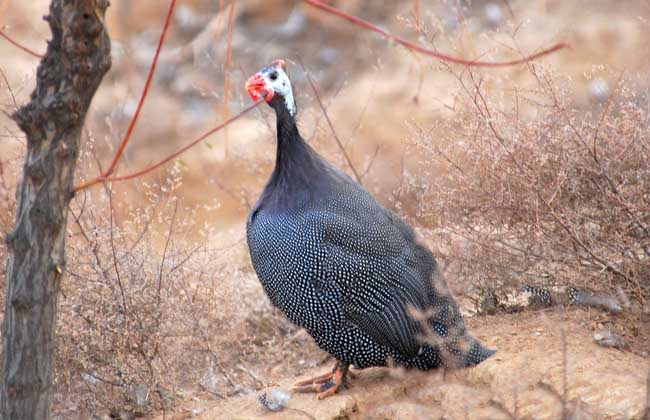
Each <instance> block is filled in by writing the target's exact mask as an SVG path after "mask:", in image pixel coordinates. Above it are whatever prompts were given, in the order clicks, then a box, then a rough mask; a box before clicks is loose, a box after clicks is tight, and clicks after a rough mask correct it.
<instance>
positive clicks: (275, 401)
mask: <svg viewBox="0 0 650 420" xmlns="http://www.w3.org/2000/svg"><path fill="white" fill-rule="evenodd" d="M289 398H290V397H289V393H287V392H286V391H284V390H282V389H273V390H272V391H271V392H270V393H268V394H267V393H266V392H263V393H262V394H260V396H259V397H258V399H259V401H260V403H261V404H262V405H263V406H264V407H266V409H268V410H270V411H281V410H282V409H284V408H287V406H288V405H289Z"/></svg>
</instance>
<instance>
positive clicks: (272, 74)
mask: <svg viewBox="0 0 650 420" xmlns="http://www.w3.org/2000/svg"><path fill="white" fill-rule="evenodd" d="M269 77H270V78H271V80H277V78H278V72H277V71H274V72H273V73H271V74H269Z"/></svg>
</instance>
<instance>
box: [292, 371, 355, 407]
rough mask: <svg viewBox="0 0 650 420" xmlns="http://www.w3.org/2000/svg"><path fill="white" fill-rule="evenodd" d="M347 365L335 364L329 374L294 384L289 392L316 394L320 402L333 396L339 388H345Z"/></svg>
mask: <svg viewBox="0 0 650 420" xmlns="http://www.w3.org/2000/svg"><path fill="white" fill-rule="evenodd" d="M348 367H349V365H347V364H343V363H341V362H337V363H336V365H335V366H334V369H332V371H331V372H329V373H326V374H324V375H320V376H317V377H315V378H311V379H306V380H303V381H298V382H296V383H295V384H294V385H293V387H291V390H293V391H295V392H317V393H318V399H319V400H322V399H324V398H327V397H331V396H332V395H334V394H335V393H336V392H337V391H338V390H339V388H340V387H341V386H346V382H347V377H346V376H347V374H348Z"/></svg>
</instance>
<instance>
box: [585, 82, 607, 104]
mask: <svg viewBox="0 0 650 420" xmlns="http://www.w3.org/2000/svg"><path fill="white" fill-rule="evenodd" d="M589 95H591V98H592V99H594V100H596V101H598V102H605V101H607V100H608V99H609V83H607V80H605V79H603V78H602V77H596V78H594V79H593V80H592V81H591V83H590V84H589Z"/></svg>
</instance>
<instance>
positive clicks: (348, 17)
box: [303, 0, 568, 67]
mask: <svg viewBox="0 0 650 420" xmlns="http://www.w3.org/2000/svg"><path fill="white" fill-rule="evenodd" d="M303 1H304V2H305V3H307V4H310V5H312V6H314V7H317V8H319V9H321V10H324V11H326V12H328V13H331V14H333V15H336V16H339V17H341V18H343V19H345V20H348V21H350V22H352V23H354V24H355V25H358V26H361V27H363V28H366V29H369V30H371V31H374V32H377V33H378V34H380V35H382V36H384V37H385V38H387V39H390V40H391V41H393V42H395V43H397V44H400V45H402V46H404V47H406V48H408V49H409V50H412V51H416V52H419V53H421V54H425V55H428V56H431V57H434V58H438V59H440V60H444V61H449V62H451V63H456V64H463V65H465V66H473V67H505V66H513V65H516V64H522V63H527V62H529V61H532V60H535V59H537V58H539V57H542V56H545V55H548V54H551V53H554V52H555V51H558V50H561V49H562V48H565V47H568V44H566V43H564V42H560V43H557V44H555V45H553V46H552V47H550V48H547V49H545V50H542V51H540V52H538V53H536V54H532V55H529V56H526V57H523V58H519V59H517V60H511V61H499V62H490V61H478V60H464V59H462V58H457V57H452V56H450V55H447V54H443V53H439V52H436V51H433V50H430V49H428V48H424V47H421V46H419V45H417V44H415V43H413V42H411V41H406V40H405V39H402V38H400V37H398V36H395V35H393V34H391V33H390V32H387V31H385V30H383V29H381V28H379V27H378V26H376V25H374V24H372V23H370V22H368V21H366V20H363V19H361V18H359V17H356V16H352V15H350V14H348V13H345V12H344V11H342V10H340V9H337V8H335V7H332V6H328V5H327V4H325V3H323V2H322V1H320V0H303Z"/></svg>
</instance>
